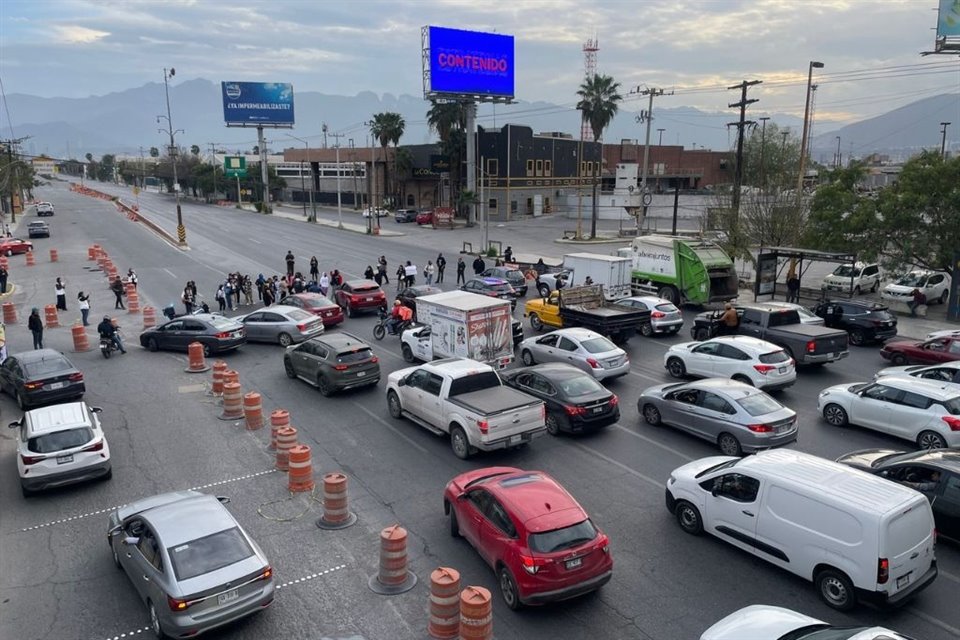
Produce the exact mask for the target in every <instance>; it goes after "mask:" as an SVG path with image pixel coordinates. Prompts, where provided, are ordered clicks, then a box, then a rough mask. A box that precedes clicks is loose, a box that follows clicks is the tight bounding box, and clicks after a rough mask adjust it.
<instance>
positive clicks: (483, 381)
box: [447, 371, 502, 398]
mask: <svg viewBox="0 0 960 640" xmlns="http://www.w3.org/2000/svg"><path fill="white" fill-rule="evenodd" d="M500 386H502V384H501V382H500V376H498V375H497V374H496V372H494V371H484V372H481V373H474V374H471V375H469V376H464V377H462V378H456V379H455V380H453V381H452V382H451V383H450V393H448V394H447V395H448V397H450V398H452V397H454V396H459V395H463V394H464V393H473V392H474V391H482V390H483V389H492V388H494V387H500Z"/></svg>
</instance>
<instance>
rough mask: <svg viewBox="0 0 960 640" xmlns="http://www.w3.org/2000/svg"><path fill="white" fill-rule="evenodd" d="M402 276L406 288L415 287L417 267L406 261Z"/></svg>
mask: <svg viewBox="0 0 960 640" xmlns="http://www.w3.org/2000/svg"><path fill="white" fill-rule="evenodd" d="M403 276H404V278H406V285H407V286H408V287H412V286H413V285H415V284H416V283H417V265H415V264H413V263H411V262H410V261H409V260H407V264H405V265H404V266H403Z"/></svg>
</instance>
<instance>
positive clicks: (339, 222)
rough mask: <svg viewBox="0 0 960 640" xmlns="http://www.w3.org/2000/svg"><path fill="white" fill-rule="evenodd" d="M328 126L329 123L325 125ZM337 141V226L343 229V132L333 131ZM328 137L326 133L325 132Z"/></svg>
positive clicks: (332, 134)
mask: <svg viewBox="0 0 960 640" xmlns="http://www.w3.org/2000/svg"><path fill="white" fill-rule="evenodd" d="M323 126H324V128H326V126H327V125H323ZM330 135H331V136H332V137H333V138H334V139H335V140H336V141H337V143H336V146H335V147H334V148H335V149H336V150H337V228H338V229H343V204H342V203H341V200H340V138H342V137H343V134H342V133H331V134H330ZM324 138H326V134H324Z"/></svg>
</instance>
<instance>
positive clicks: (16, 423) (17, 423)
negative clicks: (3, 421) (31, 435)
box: [7, 420, 22, 429]
mask: <svg viewBox="0 0 960 640" xmlns="http://www.w3.org/2000/svg"><path fill="white" fill-rule="evenodd" d="M7 426H8V427H10V428H11V429H19V428H20V427H21V426H22V425H21V423H20V420H15V421H14V422H11V423H10V424H9V425H7Z"/></svg>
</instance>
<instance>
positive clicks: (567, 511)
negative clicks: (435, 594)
mask: <svg viewBox="0 0 960 640" xmlns="http://www.w3.org/2000/svg"><path fill="white" fill-rule="evenodd" d="M443 510H444V513H446V514H447V515H449V516H450V534H451V535H452V536H455V537H456V536H463V537H464V538H466V539H467V541H468V542H470V544H471V545H473V547H474V548H475V549H476V550H477V552H478V553H479V554H480V556H481V557H482V558H483V559H484V560H485V561H486V562H487V564H489V565H490V566H491V567H493V569H494V571H496V572H497V581H498V582H499V584H500V593H501V595H502V596H503V601H504V602H505V603H506V605H507V606H508V607H510V608H511V609H519V608H520V607H521V606H522V605H534V604H543V603H546V602H553V601H557V600H566V599H568V598H574V597H576V596H579V595H583V594H585V593H589V592H591V591H594V590H596V589H599V588H600V587H602V586H603V585H605V584H606V583H607V582H608V581H609V580H610V577H611V576H612V575H613V558H611V557H610V539H609V538H607V536H606V534H604V533H603V532H602V531H600V529H598V528H597V527H596V526H595V525H594V524H593V522H592V521H591V520H590V517H589V516H588V515H587V513H586V512H585V511H584V510H583V508H582V507H581V506H580V505H579V504H578V503H577V501H576V500H574V499H573V496H571V495H570V494H569V493H567V491H566V490H565V489H564V488H563V487H561V486H560V484H559V483H558V482H557V481H556V480H554V479H553V478H551V477H550V476H548V475H547V474H546V473H544V472H543V471H521V470H520V469H514V468H513V467H489V468H486V469H476V470H474V471H468V472H467V473H462V474H460V475H458V476H457V477H455V478H454V479H453V480H451V481H450V482H449V483H448V484H447V488H446V489H445V490H444V492H443Z"/></svg>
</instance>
